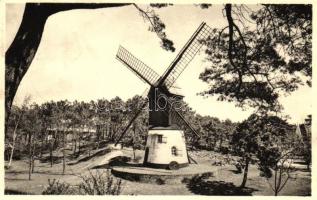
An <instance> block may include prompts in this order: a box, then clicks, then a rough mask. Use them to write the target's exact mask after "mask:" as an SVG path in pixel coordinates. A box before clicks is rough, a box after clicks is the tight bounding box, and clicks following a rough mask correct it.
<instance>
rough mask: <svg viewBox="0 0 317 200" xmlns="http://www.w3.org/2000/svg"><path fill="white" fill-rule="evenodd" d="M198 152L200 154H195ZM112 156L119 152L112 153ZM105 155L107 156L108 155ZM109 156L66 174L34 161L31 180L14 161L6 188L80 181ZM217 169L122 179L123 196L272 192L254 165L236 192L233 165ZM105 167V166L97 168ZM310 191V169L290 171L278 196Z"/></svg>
mask: <svg viewBox="0 0 317 200" xmlns="http://www.w3.org/2000/svg"><path fill="white" fill-rule="evenodd" d="M123 154H124V155H132V151H131V150H129V149H125V150H124V151H123ZM142 154H143V152H142V151H137V156H139V157H141V156H142ZM196 154H198V155H199V156H197V155H196ZM213 154H215V153H214V152H207V151H203V152H196V153H195V154H194V155H193V157H195V159H196V160H197V161H198V162H199V163H203V164H210V165H211V163H212V160H210V159H211V157H212V156H209V155H213ZM114 155H122V154H121V153H114ZM107 156H108V157H107ZM109 158H111V156H109V154H106V155H102V156H96V157H94V158H92V159H89V160H87V161H84V162H79V163H76V162H75V163H76V164H73V165H67V169H66V174H65V175H62V174H61V173H62V164H61V163H60V164H55V165H54V166H53V167H52V168H51V167H50V165H49V163H40V162H39V161H36V166H35V172H34V173H33V174H32V180H28V163H27V161H14V162H13V164H12V167H11V168H10V169H9V170H6V171H5V189H6V191H7V192H8V191H9V192H11V193H22V194H25V193H29V194H41V193H42V191H43V190H44V189H45V187H46V186H47V185H48V179H57V180H60V181H64V182H67V183H69V184H71V185H75V184H78V183H79V182H80V180H81V179H80V177H79V176H80V175H85V174H87V173H88V169H89V170H91V171H94V170H96V169H91V167H93V166H97V165H101V164H105V163H106V162H107V160H108V159H109ZM72 162H73V161H72ZM217 168H218V170H217V172H216V173H215V175H214V176H213V177H210V178H209V179H204V180H195V181H191V182H188V183H184V184H176V185H156V184H147V183H138V182H131V181H127V180H124V181H123V190H122V192H121V194H123V195H273V194H274V193H273V191H272V190H271V188H270V185H269V183H268V181H267V180H266V179H265V178H263V177H260V176H259V171H258V169H257V168H256V166H254V165H252V166H251V167H250V171H249V175H248V182H247V185H246V186H247V188H246V189H245V190H244V191H239V190H238V186H239V185H240V183H241V181H242V175H241V174H236V173H235V167H234V166H232V165H226V166H218V167H217ZM98 170H106V169H98ZM310 193H311V176H310V172H307V171H305V170H298V171H296V172H293V173H292V178H291V179H290V180H289V181H288V183H287V185H286V186H285V188H284V189H283V190H282V191H281V192H280V194H279V195H298V196H307V195H310Z"/></svg>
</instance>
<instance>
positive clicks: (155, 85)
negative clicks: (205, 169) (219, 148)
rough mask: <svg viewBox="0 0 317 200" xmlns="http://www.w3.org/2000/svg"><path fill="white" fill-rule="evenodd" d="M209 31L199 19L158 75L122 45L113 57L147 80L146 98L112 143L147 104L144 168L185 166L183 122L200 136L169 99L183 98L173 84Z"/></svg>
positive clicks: (123, 133) (186, 158)
mask: <svg viewBox="0 0 317 200" xmlns="http://www.w3.org/2000/svg"><path fill="white" fill-rule="evenodd" d="M210 31H211V28H210V27H209V26H208V25H207V24H206V23H204V22H203V23H202V24H201V25H200V26H199V27H198V29H197V30H196V31H195V33H194V34H193V35H192V36H191V38H190V39H189V40H188V42H187V43H186V44H185V46H184V47H183V48H182V50H181V51H180V52H179V54H178V55H177V56H176V58H175V59H174V61H173V62H172V63H171V64H170V66H169V67H168V68H167V70H166V71H165V72H164V74H163V75H162V76H159V74H158V73H156V72H155V71H154V70H153V69H151V68H150V67H148V66H147V65H146V64H144V63H143V62H142V61H140V60H139V59H137V58H136V57H134V56H133V55H132V54H131V53H130V52H129V51H127V50H126V49H125V48H123V47H122V46H120V47H119V50H118V53H117V55H116V58H117V59H118V60H119V61H121V62H122V63H123V64H124V65H126V66H127V67H128V68H129V69H130V70H131V71H133V72H134V73H135V74H136V75H137V76H138V77H139V78H140V79H141V80H143V81H144V82H146V83H148V84H149V85H150V89H149V91H148V93H147V100H146V101H145V102H144V103H143V104H142V106H141V108H140V110H139V111H138V112H136V114H135V115H134V116H133V117H132V119H131V120H130V121H129V123H128V125H127V126H126V127H125V129H124V130H123V131H122V133H121V134H120V135H119V138H118V140H117V142H116V144H115V145H117V144H118V143H119V142H120V140H121V139H122V138H123V136H124V135H125V134H126V133H127V131H128V129H129V127H130V126H131V125H132V123H133V121H134V120H135V119H136V118H137V117H138V116H139V115H140V113H141V111H142V110H143V108H145V107H146V106H147V105H149V131H148V136H147V141H146V148H145V155H144V161H143V164H144V165H145V166H147V167H154V168H168V169H178V168H179V167H185V166H188V164H189V162H190V158H189V156H188V153H187V148H186V141H185V135H184V131H183V130H181V128H182V127H183V126H184V125H185V126H187V127H188V128H189V129H190V130H191V131H192V132H193V134H194V136H195V137H196V138H197V137H200V135H199V134H198V133H197V132H196V131H195V130H194V129H193V128H192V126H191V125H190V124H189V123H188V122H187V121H186V120H185V118H184V117H183V116H182V115H181V114H180V113H179V112H178V111H177V109H175V108H174V106H173V102H175V101H179V100H181V99H182V98H183V97H184V96H183V95H181V94H180V93H179V92H178V91H177V90H178V89H179V88H177V87H176V86H175V85H174V83H175V81H176V79H177V78H178V77H179V76H180V74H181V73H182V72H183V71H184V69H185V68H186V67H187V66H188V64H189V63H190V62H191V61H192V60H193V58H194V57H195V55H196V54H197V52H198V51H199V49H200V48H201V47H202V43H201V41H202V40H205V39H207V37H208V36H209V35H210Z"/></svg>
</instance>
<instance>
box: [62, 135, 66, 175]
mask: <svg viewBox="0 0 317 200" xmlns="http://www.w3.org/2000/svg"><path fill="white" fill-rule="evenodd" d="M65 148H66V141H65V131H63V175H64V174H65V169H66V157H65V156H66V155H65Z"/></svg>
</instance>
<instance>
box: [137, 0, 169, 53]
mask: <svg viewBox="0 0 317 200" xmlns="http://www.w3.org/2000/svg"><path fill="white" fill-rule="evenodd" d="M133 5H134V6H135V8H136V9H137V10H138V11H139V12H140V15H141V16H142V17H143V18H144V20H146V21H148V22H149V24H150V26H149V28H148V30H149V31H151V32H154V33H156V35H157V36H158V38H159V39H160V40H161V47H162V48H163V49H164V50H166V51H171V52H174V51H175V47H174V43H173V41H172V40H170V39H168V38H167V35H166V33H165V31H164V29H165V28H166V27H165V24H164V22H163V21H162V20H161V19H160V17H159V15H158V14H156V13H155V10H154V9H151V8H150V7H152V8H162V7H166V6H169V5H170V4H150V7H147V10H145V9H141V8H140V7H139V6H138V5H136V4H133Z"/></svg>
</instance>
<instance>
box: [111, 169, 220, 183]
mask: <svg viewBox="0 0 317 200" xmlns="http://www.w3.org/2000/svg"><path fill="white" fill-rule="evenodd" d="M217 170H218V168H217V167H215V166H210V165H197V164H190V165H188V167H185V168H180V169H179V170H166V169H158V168H152V167H151V168H149V167H145V166H116V167H113V168H112V170H111V173H112V174H113V175H115V176H116V177H119V178H122V179H126V180H129V181H136V182H142V183H152V184H159V185H161V184H183V183H186V182H188V181H189V180H190V179H191V178H193V177H196V176H203V177H212V176H214V174H215V173H216V172H217Z"/></svg>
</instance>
